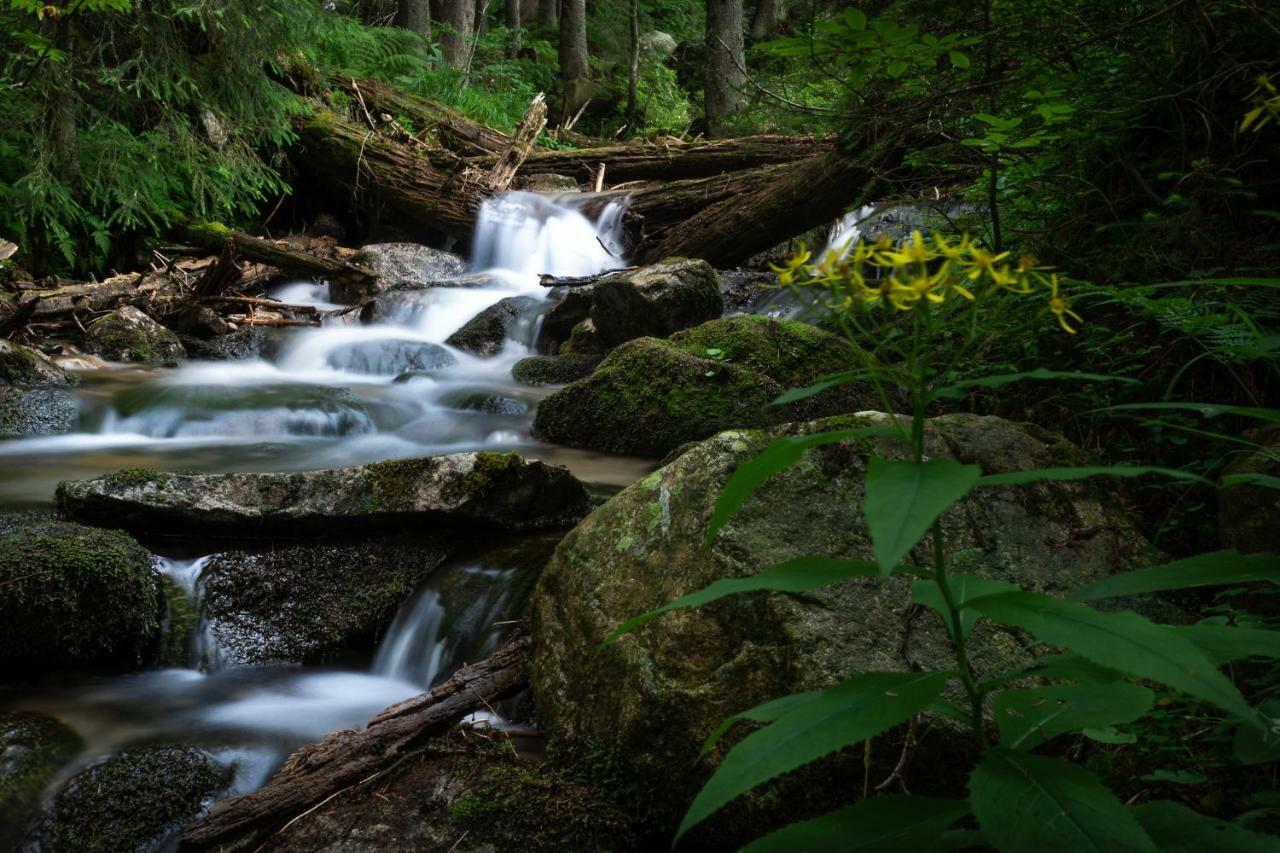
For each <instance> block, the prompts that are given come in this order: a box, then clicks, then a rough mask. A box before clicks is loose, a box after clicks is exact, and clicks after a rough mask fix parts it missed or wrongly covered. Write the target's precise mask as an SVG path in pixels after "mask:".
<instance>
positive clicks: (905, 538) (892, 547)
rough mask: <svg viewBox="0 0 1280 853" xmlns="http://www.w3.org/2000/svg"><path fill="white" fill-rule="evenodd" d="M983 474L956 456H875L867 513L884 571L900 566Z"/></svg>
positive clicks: (865, 503)
mask: <svg viewBox="0 0 1280 853" xmlns="http://www.w3.org/2000/svg"><path fill="white" fill-rule="evenodd" d="M981 476H982V469H981V468H979V467H978V466H977V465H964V464H962V463H960V462H957V461H955V460H954V459H931V460H929V461H928V462H909V461H904V460H896V459H884V458H882V457H879V456H872V457H871V463H870V465H868V466H867V492H866V497H865V498H864V499H863V514H864V515H865V516H866V519H867V529H868V531H869V532H870V533H871V546H872V549H873V550H874V551H875V554H876V560H878V561H879V563H880V569H881V571H882V572H883V573H884V574H886V575H887V574H889V572H890V571H891V570H892V569H893V567H894V566H896V565H897V564H898V563H899V562H900V561H901V560H902V558H903V557H905V556H906V555H907V553H908V552H909V551H910V550H911V549H912V548H914V547H915V545H916V543H917V542H919V541H920V537H921V536H923V535H924V533H925V531H926V530H928V529H929V525H931V524H933V522H934V519H936V518H937V517H938V516H939V515H941V514H942V513H943V512H944V511H945V510H946V509H947V507H949V506H951V505H952V504H953V503H955V502H956V501H958V500H960V499H961V498H963V497H964V496H965V495H967V494H968V493H969V490H970V489H972V488H973V486H974V484H975V483H977V482H978V479H979V478H980V477H981Z"/></svg>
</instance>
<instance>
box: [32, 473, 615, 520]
mask: <svg viewBox="0 0 1280 853" xmlns="http://www.w3.org/2000/svg"><path fill="white" fill-rule="evenodd" d="M56 500H57V505H58V508H59V510H60V511H61V512H62V513H63V514H65V515H67V516H69V517H71V518H74V519H76V520H79V521H82V522H85V523H88V524H97V525H102V526H110V527H123V528H125V529H127V530H132V531H140V532H147V533H153V534H183V535H190V534H202V535H208V536H235V537H246V536H249V537H270V538H301V537H306V538H312V537H314V536H317V535H321V536H323V535H339V534H343V535H350V534H353V533H356V534H381V533H388V532H401V531H422V530H429V529H455V528H477V527H479V528H499V529H503V530H546V529H553V528H558V527H567V526H570V525H572V524H574V523H576V522H577V521H578V520H579V519H581V518H582V517H583V516H585V515H586V513H587V511H588V508H589V503H590V502H589V498H588V496H587V492H586V489H585V488H584V487H583V485H582V483H580V482H579V481H578V480H576V479H575V478H574V477H573V475H571V474H570V473H569V472H568V471H567V470H565V469H564V468H559V467H556V466H553V465H545V464H543V463H542V462H539V461H538V460H536V459H534V460H526V459H525V458H524V457H522V456H521V455H520V454H518V453H454V454H450V455H447V456H428V457H423V458H420V459H400V460H391V461H387V462H376V463H374V464H372V465H363V466H359V467H354V468H338V469H332V470H327V471H306V472H297V473H285V474H170V473H164V472H159V471H151V470H145V469H128V470H124V471H117V472H116V473H114V474H108V475H106V476H105V477H99V478H97V479H94V480H68V481H64V482H62V483H60V484H59V485H58V492H57V498H56Z"/></svg>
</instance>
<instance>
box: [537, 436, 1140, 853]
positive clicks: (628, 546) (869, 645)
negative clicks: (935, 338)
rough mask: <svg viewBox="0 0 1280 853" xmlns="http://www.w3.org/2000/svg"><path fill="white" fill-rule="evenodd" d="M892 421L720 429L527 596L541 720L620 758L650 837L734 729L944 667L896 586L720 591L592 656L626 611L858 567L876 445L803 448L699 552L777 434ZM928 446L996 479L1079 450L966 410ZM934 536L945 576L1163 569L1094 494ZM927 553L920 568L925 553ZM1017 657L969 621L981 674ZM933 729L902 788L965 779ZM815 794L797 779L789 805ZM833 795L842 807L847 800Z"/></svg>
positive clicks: (562, 553)
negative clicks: (780, 708)
mask: <svg viewBox="0 0 1280 853" xmlns="http://www.w3.org/2000/svg"><path fill="white" fill-rule="evenodd" d="M886 420H887V419H886V418H885V416H883V415H859V416H848V417H840V418H831V419H827V420H825V421H819V422H815V423H807V424H793V425H788V426H785V427H782V428H776V429H774V430H772V431H729V432H724V433H721V434H719V435H717V436H715V437H713V438H711V439H708V440H706V441H704V442H702V443H700V444H698V445H696V446H695V447H693V448H692V449H691V450H689V451H688V452H686V453H684V454H683V455H681V456H680V457H678V458H677V459H676V460H675V461H674V462H672V463H671V464H669V465H667V466H666V467H665V468H662V469H660V470H658V471H657V472H655V473H654V474H652V475H651V476H649V477H647V478H646V479H644V480H642V481H640V482H638V483H636V484H634V485H632V486H630V487H629V488H627V489H626V490H624V491H622V492H621V493H619V494H618V495H617V496H615V497H614V498H613V499H611V500H610V501H609V502H607V503H606V504H604V505H603V506H602V507H600V508H599V509H597V510H596V511H595V512H593V513H592V514H591V515H590V516H589V517H588V518H587V519H586V520H585V521H583V522H582V523H581V524H579V525H578V526H577V527H576V528H575V529H574V530H572V531H571V532H570V533H569V534H568V535H567V536H566V537H565V538H564V539H563V540H562V541H561V543H560V545H559V547H558V548H557V549H556V553H555V555H554V556H553V557H552V560H551V562H550V564H549V565H548V566H547V568H546V570H545V571H544V572H543V575H542V577H541V579H540V581H539V585H538V588H537V591H536V593H535V599H534V610H535V616H534V620H533V629H534V638H535V652H534V658H533V664H532V682H533V688H534V691H535V696H536V700H537V706H538V715H539V722H540V723H541V724H542V725H543V727H544V730H545V731H547V732H548V733H549V734H550V735H551V736H552V737H553V738H554V739H556V740H558V741H560V742H561V743H562V744H564V745H565V746H571V745H573V744H577V745H578V746H579V747H584V748H589V749H591V750H593V751H594V752H595V753H596V754H599V755H602V756H607V757H608V759H609V761H611V762H615V763H616V764H615V766H616V767H617V768H618V771H619V772H620V773H622V774H623V775H624V776H625V777H626V778H629V779H634V780H635V782H636V789H637V791H638V796H639V799H640V800H641V802H640V803H639V804H638V805H637V807H642V808H645V809H648V810H650V811H649V813H651V814H653V815H654V816H655V821H656V822H657V825H659V826H666V827H668V828H670V827H672V826H674V822H675V821H676V820H678V818H679V816H680V814H682V813H683V810H684V809H685V808H686V807H687V805H688V804H689V802H690V800H691V798H692V797H693V795H694V794H695V793H696V791H697V790H698V788H699V787H700V785H701V783H702V782H703V781H705V779H706V778H707V776H708V775H709V772H710V769H711V768H712V767H713V766H714V764H715V762H714V760H713V761H699V760H698V754H699V749H700V746H701V744H702V742H703V740H704V739H705V738H706V737H707V736H708V735H709V734H710V733H711V732H712V731H714V730H715V728H716V727H717V726H718V725H719V724H720V723H721V721H723V720H724V719H725V718H727V717H729V716H730V715H732V714H735V713H738V712H741V711H745V710H747V709H749V708H751V707H753V706H755V705H757V704H758V703H760V702H763V701H766V700H768V699H772V698H775V697H778V696H781V695H784V694H787V693H792V692H797V691H804V690H813V689H818V688H824V687H828V686H830V685H832V684H833V683H835V682H836V681H838V680H840V679H842V678H846V677H848V676H850V675H853V674H855V673H859V672H865V671H873V670H891V671H909V670H911V669H912V668H914V667H926V668H948V667H950V666H952V665H954V657H953V655H952V653H951V650H950V647H949V644H948V642H947V639H946V633H945V631H944V629H943V625H942V622H941V620H940V619H939V618H938V617H937V615H936V614H935V613H933V612H932V611H928V610H923V609H919V608H914V607H913V606H912V605H911V599H910V596H909V595H908V587H909V582H908V580H907V579H906V578H901V577H897V578H893V579H890V580H888V581H884V582H882V581H877V580H872V579H864V580H853V581H849V582H845V583H841V584H836V585H833V586H829V587H825V588H823V589H820V590H816V591H814V592H812V593H807V594H805V595H803V596H789V595H783V594H752V595H738V596H731V597H728V598H726V599H723V600H721V601H719V602H716V603H714V604H712V605H709V606H706V607H703V608H700V609H696V610H682V611H677V612H675V613H671V614H668V615H666V616H663V617H661V618H660V619H658V620H655V621H654V622H651V623H649V624H648V625H646V626H644V627H643V628H640V629H638V630H637V631H635V632H633V633H631V634H629V635H627V636H625V637H623V638H622V639H621V640H619V641H618V642H616V643H614V644H612V645H610V646H607V647H604V648H600V647H599V644H600V642H601V641H602V640H603V639H604V638H605V637H606V636H607V635H608V634H609V633H610V632H611V631H612V630H613V629H614V628H616V627H618V626H619V625H621V624H622V623H623V622H624V621H626V620H627V619H629V618H630V617H632V616H635V615H638V614H640V613H643V612H645V611H648V610H650V609H653V608H655V607H658V606H659V605H662V604H665V603H666V602H669V601H671V600H673V599H675V598H677V597H679V596H681V595H684V594H686V593H690V592H693V591H695V590H698V589H702V588H703V587H706V586H707V585H709V584H710V583H712V582H714V581H716V580H718V579H720V578H726V577H743V576H749V575H752V574H755V573H758V572H760V571H761V570H762V569H764V568H766V567H768V566H771V565H774V564H777V563H780V562H783V561H785V560H787V559H790V558H793V557H798V556H801V555H806V554H820V555H827V556H833V557H851V558H861V559H870V558H871V547H870V541H869V536H868V534H867V531H866V527H865V525H864V522H863V517H862V509H863V508H862V502H863V495H864V477H865V472H866V465H867V458H868V454H869V452H871V451H873V450H874V452H876V453H879V454H882V455H889V456H898V457H901V456H903V453H902V450H901V445H899V444H898V443H896V442H894V443H891V442H890V440H889V439H857V440H851V441H847V442H844V443H841V444H834V445H828V446H823V447H818V448H814V449H811V450H809V451H807V452H806V453H805V456H804V457H803V459H802V460H801V461H800V463H799V464H797V465H795V466H793V467H791V468H790V469H788V470H787V471H786V472H784V473H780V474H778V475H775V476H774V477H772V478H771V479H769V480H768V481H766V482H765V484H764V485H763V486H762V487H761V488H760V489H759V491H757V492H756V493H755V495H754V496H753V497H752V498H751V499H750V500H749V501H747V503H746V504H745V505H744V506H743V508H742V509H741V511H740V512H739V513H738V514H737V515H736V516H734V518H733V519H732V520H731V521H730V522H729V524H728V525H727V526H725V528H724V529H723V530H722V531H721V532H720V533H719V535H718V536H717V537H716V539H715V541H714V543H713V544H712V546H711V547H710V548H704V547H703V544H702V542H703V538H704V536H705V534H706V531H707V526H708V521H709V519H710V516H711V511H712V507H713V506H714V505H715V502H716V499H717V496H718V495H719V493H720V490H721V488H722V487H723V486H724V484H725V482H726V481H727V479H728V477H729V475H730V474H731V473H732V472H733V470H734V469H735V468H736V467H737V466H738V465H740V464H741V463H742V462H744V461H746V460H748V459H750V458H752V457H753V456H754V455H755V454H756V453H758V452H759V451H760V450H761V449H762V448H763V447H764V446H765V445H766V444H768V442H769V441H770V440H772V438H773V437H776V436H777V435H780V434H794V433H808V432H813V431H820V430H823V429H831V428H841V427H851V426H864V425H873V424H883V423H885V422H886ZM927 443H928V448H927V452H928V455H929V456H930V457H931V458H940V457H949V458H955V459H959V460H962V461H964V462H967V463H976V464H979V465H981V466H982V467H983V469H984V470H985V471H987V472H991V473H995V472H1003V471H1012V470H1023V469H1031V468H1038V467H1046V466H1059V465H1063V464H1073V463H1074V462H1077V461H1080V460H1081V457H1082V456H1083V454H1082V453H1081V452H1080V451H1079V450H1078V449H1077V448H1075V447H1074V446H1072V445H1070V444H1069V443H1067V442H1066V441H1064V440H1063V439H1061V438H1058V437H1056V436H1053V435H1050V434H1048V433H1046V432H1044V431H1042V430H1040V429H1038V428H1036V427H1033V426H1029V425H1022V424H1015V423H1011V422H1009V421H1005V420H1001V419H999V418H994V417H978V416H973V415H949V416H945V417H940V418H935V419H933V420H932V421H931V422H930V424H929V428H928V433H927ZM942 523H943V528H944V530H945V531H946V536H947V543H948V548H949V550H950V552H951V557H952V560H953V565H954V568H955V570H957V571H968V572H976V573H978V574H981V575H983V576H986V577H989V578H995V579H999V580H1004V581H1011V582H1015V583H1019V584H1022V585H1024V586H1025V587H1028V588H1030V589H1032V590H1036V591H1039V592H1044V593H1050V594H1056V593H1060V592H1063V591H1064V590H1068V589H1071V588H1074V587H1077V586H1080V585H1082V584H1085V583H1088V582H1090V581H1094V580H1097V579H1099V578H1102V577H1105V576H1107V575H1109V574H1111V573H1113V572H1116V571H1119V570H1122V569H1129V568H1133V567H1137V566H1141V565H1147V564H1149V563H1151V562H1152V561H1155V560H1158V559H1159V555H1158V553H1156V552H1155V550H1154V549H1153V548H1152V547H1151V546H1150V545H1149V544H1148V543H1147V541H1146V539H1145V538H1144V537H1143V535H1142V533H1141V532H1140V530H1139V529H1138V528H1137V527H1136V526H1135V524H1134V523H1133V521H1132V519H1131V518H1130V516H1129V513H1128V512H1127V511H1126V508H1125V505H1124V502H1123V501H1122V500H1121V498H1120V496H1119V495H1117V494H1116V493H1115V492H1113V491H1111V490H1110V488H1109V487H1108V486H1107V485H1106V484H1100V483H1098V482H1083V483H1082V482H1075V483H1042V484H1036V485H1028V486H1021V487H1008V488H989V489H981V490H979V491H977V492H975V493H974V494H973V495H972V496H971V497H969V498H967V499H966V500H964V501H963V502H962V503H961V504H960V505H958V506H957V507H955V508H953V509H951V510H950V511H948V512H947V513H945V514H944V516H943V518H942ZM926 548H927V545H926ZM922 551H923V549H917V552H916V554H914V555H913V556H915V557H916V558H917V559H919V558H923V557H924V556H925V555H924V553H922ZM1024 649H1025V642H1024V640H1023V638H1021V637H1017V636H1014V635H1012V634H1010V633H1004V632H997V631H994V630H989V629H987V628H986V627H985V626H983V627H980V628H979V629H978V630H977V631H976V632H975V634H974V635H973V641H972V644H971V654H972V657H973V660H974V663H975V665H976V668H977V671H978V676H979V677H980V678H981V677H982V676H984V675H987V674H990V673H992V672H994V671H997V670H1001V669H1003V668H1004V667H1005V666H1007V665H1011V664H1015V663H1020V662H1022V661H1024V660H1025V658H1024V657H1023V656H1024ZM935 722H936V721H934V720H932V719H930V720H927V721H926V725H925V726H924V728H923V730H922V733H921V746H920V750H919V752H918V754H917V755H916V756H915V758H914V761H913V763H912V765H911V768H910V771H909V773H908V776H907V780H906V781H907V785H908V787H910V789H911V790H912V791H913V792H928V791H929V790H931V789H932V790H937V787H936V786H940V785H944V784H948V783H956V782H959V783H960V784H963V778H960V779H957V778H956V775H957V774H956V770H957V769H958V768H957V765H958V764H959V763H960V762H961V760H962V757H963V756H964V755H965V753H966V747H965V744H968V743H970V741H971V738H969V737H966V738H965V739H964V740H960V739H958V738H957V737H954V736H951V737H946V736H945V735H946V733H947V731H948V730H947V729H946V728H941V729H940V728H939V727H938V726H936V725H935ZM886 737H888V736H886ZM935 737H936V738H937V742H936V743H935V740H934V739H935ZM873 755H874V760H875V762H876V764H877V766H876V768H875V771H874V772H875V773H877V774H881V773H882V774H883V775H881V776H880V778H883V776H884V775H888V770H889V768H891V767H892V765H893V763H894V762H895V761H896V759H897V755H898V750H897V748H896V744H894V743H893V742H892V741H890V742H884V741H883V739H882V741H880V742H877V744H876V745H875V746H874V747H873ZM862 756H863V753H862V750H858V751H857V754H856V755H851V756H847V757H846V760H845V763H844V764H843V765H841V764H840V763H839V762H836V766H835V767H834V769H833V768H831V767H828V768H827V770H828V771H830V772H833V773H835V774H836V778H840V779H843V780H844V781H845V782H846V783H847V784H848V785H854V784H857V785H859V786H860V784H861V779H862V773H863V769H862V766H861V764H862ZM949 774H950V775H949ZM852 780H856V782H855V781H852ZM810 781H812V780H810ZM822 787H823V786H821V785H810V786H809V788H808V789H807V790H808V793H807V794H802V797H807V796H810V795H816V793H817V792H821V790H822ZM832 795H833V796H835V797H836V798H837V799H841V798H843V799H845V800H846V801H847V797H848V795H849V794H848V789H847V786H838V787H837V789H836V790H834V792H833V794H832ZM787 802H791V803H792V804H793V805H794V803H795V802H797V801H790V800H788V801H787ZM733 814H735V815H737V814H738V813H737V812H733ZM788 817H789V819H794V817H795V815H794V813H791V814H790V815H789V816H788ZM764 822H765V823H767V822H768V821H764ZM758 829H759V825H756V824H754V823H751V822H750V821H744V822H743V823H741V824H740V825H738V826H737V827H736V828H730V829H727V830H726V831H727V832H729V835H726V836H725V837H723V838H722V839H721V840H720V842H719V843H718V844H716V845H714V846H715V847H716V848H717V849H718V848H719V847H720V846H725V847H727V846H729V845H730V844H731V843H733V842H734V841H737V842H739V843H740V842H741V841H743V840H745V839H744V838H740V837H736V836H734V835H733V833H734V831H737V832H745V833H747V837H749V835H750V832H753V831H756V830H758Z"/></svg>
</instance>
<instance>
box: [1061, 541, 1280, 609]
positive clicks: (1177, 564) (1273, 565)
mask: <svg viewBox="0 0 1280 853" xmlns="http://www.w3.org/2000/svg"><path fill="white" fill-rule="evenodd" d="M1248 581H1271V582H1272V583H1280V555H1277V554H1241V553H1240V552H1239V551H1235V550H1226V551H1213V552H1210V553H1208V554H1197V555H1196V556H1194V557H1188V558H1186V559H1185V560H1175V561H1174V562H1172V563H1166V564H1165V565H1163V566H1152V567H1151V568H1149V569H1139V570H1137V571H1136V572H1125V573H1123V574H1119V575H1112V576H1111V577H1109V578H1105V579H1103V580H1100V581H1098V582H1097V583H1092V584H1089V585H1088V586H1086V587H1084V588H1083V589H1078V590H1076V591H1075V592H1072V593H1071V594H1070V595H1069V596H1067V597H1068V598H1070V599H1071V600H1072V601H1091V600H1094V599H1098V598H1115V597H1116V596H1121V595H1141V594H1143V593H1148V592H1164V591H1165V590H1170V589H1188V588H1191V587H1199V586H1224V585H1227V584H1235V583H1245V582H1248Z"/></svg>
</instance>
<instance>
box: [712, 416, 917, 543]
mask: <svg viewBox="0 0 1280 853" xmlns="http://www.w3.org/2000/svg"><path fill="white" fill-rule="evenodd" d="M896 434H897V431H896V430H895V429H894V428H893V427H884V426H873V427H859V428H856V429H842V430H835V431H833V432H819V433H814V434H813V435H788V436H783V437H782V438H777V439H774V440H773V441H772V442H770V443H769V446H768V447H766V448H765V449H764V450H762V451H760V453H759V454H757V455H756V456H755V457H754V458H752V459H748V460H747V461H745V462H743V463H742V464H741V465H739V466H738V467H737V469H736V470H735V471H734V472H733V475H732V476H731V477H729V482H727V483H725V485H724V488H723V489H722V490H721V491H720V497H719V498H718V499H717V500H716V506H715V509H714V510H713V511H712V513H711V526H710V527H708V528H707V538H706V542H707V544H710V543H711V541H712V540H713V539H715V538H716V534H717V533H719V532H720V528H722V527H724V526H725V524H726V523H728V521H729V519H730V518H733V514H734V513H736V512H737V511H738V510H739V509H741V508H742V505H743V504H744V503H746V502H747V498H749V497H751V495H752V494H753V493H754V492H755V490H756V489H758V488H759V487H760V485H761V484H762V483H763V482H764V481H765V480H768V479H769V478H770V477H772V476H773V475H774V474H776V473H778V472H779V471H782V470H785V469H787V468H790V467H791V466H792V465H794V464H796V462H798V461H799V460H800V457H801V456H803V455H804V452H805V451H806V450H808V449H809V448H811V447H818V446H819V445H823V444H837V443H839V442H841V441H847V440H848V439H850V438H859V437H865V436H874V435H896Z"/></svg>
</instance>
